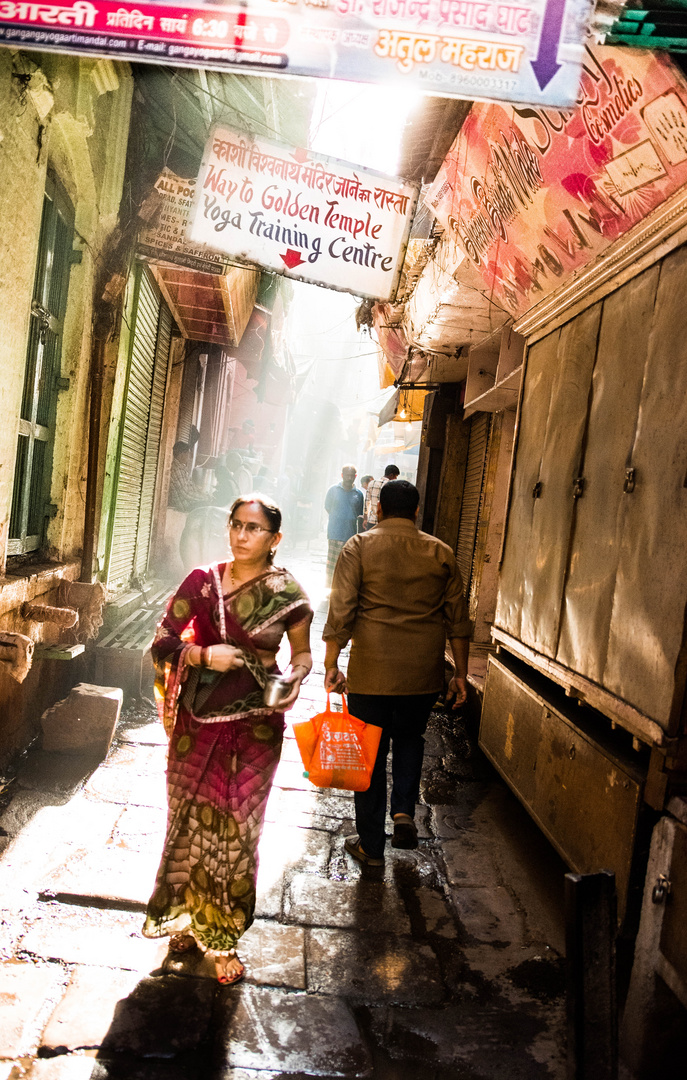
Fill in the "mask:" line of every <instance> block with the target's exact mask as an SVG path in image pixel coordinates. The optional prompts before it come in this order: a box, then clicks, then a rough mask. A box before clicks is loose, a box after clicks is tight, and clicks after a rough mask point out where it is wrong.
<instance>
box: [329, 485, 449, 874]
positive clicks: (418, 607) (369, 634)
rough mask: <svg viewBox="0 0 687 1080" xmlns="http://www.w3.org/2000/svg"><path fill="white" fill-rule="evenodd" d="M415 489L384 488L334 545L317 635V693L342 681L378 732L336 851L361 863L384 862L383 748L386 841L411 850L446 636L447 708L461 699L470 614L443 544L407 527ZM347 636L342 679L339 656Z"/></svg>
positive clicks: (353, 706) (354, 707) (358, 712)
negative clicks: (366, 780)
mask: <svg viewBox="0 0 687 1080" xmlns="http://www.w3.org/2000/svg"><path fill="white" fill-rule="evenodd" d="M418 503H419V494H418V490H417V488H416V487H414V486H413V485H412V484H409V483H408V482H407V481H406V480H395V481H389V482H388V483H386V484H384V486H383V487H382V489H381V492H380V497H379V507H378V511H379V523H378V524H377V526H376V528H374V529H372V530H370V531H369V532H366V533H361V534H359V535H358V536H354V537H353V538H352V539H351V540H349V541H348V543H347V544H346V545H345V546H344V548H343V550H342V551H341V554H340V556H339V561H338V564H337V567H336V572H335V574H334V582H333V588H332V592H331V598H330V601H329V613H328V616H327V622H326V625H325V628H324V633H323V635H322V636H323V638H324V640H325V642H326V643H327V651H326V657H325V680H324V685H325V688H326V689H327V690H333V691H341V690H342V689H344V688H345V687H346V684H347V685H348V690H349V695H348V707H349V709H350V711H351V713H352V714H353V716H357V717H358V718H359V719H360V720H364V721H365V722H366V723H370V724H377V725H378V726H380V727H381V728H382V731H383V734H382V740H381V743H380V746H379V753H378V755H377V761H376V764H375V768H374V772H373V774H372V782H371V784H370V788H369V790H368V791H363V792H356V794H355V820H356V827H357V829H358V835H357V836H350V837H347V839H346V841H345V848H346V851H347V852H348V853H349V854H350V855H352V856H353V858H355V859H358V860H359V861H360V862H362V863H368V864H370V865H372V866H381V865H383V862H384V845H385V842H386V836H385V829H384V826H385V821H386V807H387V791H386V759H387V754H388V752H389V746H390V744H393V765H392V774H393V786H392V791H391V816H392V818H393V822H394V832H393V837H392V841H391V843H392V845H393V846H394V847H397V848H415V847H417V828H416V826H415V821H414V816H415V804H416V803H417V800H418V798H419V793H420V776H421V773H422V759H423V754H424V732H425V728H426V726H427V721H428V719H429V714H430V712H431V709H432V706H433V705H434V703H435V701H436V699H437V695H438V694H439V693H440V691H441V690H442V688H443V685H444V649H445V646H446V638H447V637H448V640H449V643H450V646H451V651H452V653H453V659H454V663H455V671H456V673H455V675H454V677H453V678H452V679H451V681H450V683H449V687H448V695H447V699H448V700H454V699H455V700H454V705H453V707H454V709H455V708H457V707H458V706H459V705H462V704H463V702H464V701H465V700H466V697H467V681H466V680H467V665H468V648H469V642H470V638H469V635H470V620H469V618H468V610H467V605H466V603H465V599H464V597H463V582H462V580H461V577H460V571H459V569H458V564H457V563H456V559H455V556H454V554H453V552H452V551H451V549H450V547H449V546H448V545H447V544H444V543H442V541H441V540H437V539H436V538H435V537H434V536H429V535H428V534H427V533H423V532H420V531H419V530H418V529H417V527H416V525H415V518H416V517H417V508H418ZM349 641H350V642H351V656H350V661H349V664H348V675H347V676H344V675H343V673H342V672H341V671H339V666H338V662H339V654H340V652H341V650H342V649H343V648H345V646H346V645H347V644H348V642H349Z"/></svg>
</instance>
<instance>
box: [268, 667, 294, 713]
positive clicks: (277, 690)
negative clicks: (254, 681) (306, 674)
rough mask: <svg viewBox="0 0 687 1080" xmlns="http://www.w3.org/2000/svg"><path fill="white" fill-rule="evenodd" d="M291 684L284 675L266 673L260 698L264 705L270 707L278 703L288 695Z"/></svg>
mask: <svg viewBox="0 0 687 1080" xmlns="http://www.w3.org/2000/svg"><path fill="white" fill-rule="evenodd" d="M290 689H291V684H290V682H289V681H288V679H287V678H286V677H285V676H284V675H268V676H267V682H266V683H265V689H264V690H263V692H262V699H263V701H264V702H265V705H267V706H268V707H270V708H272V707H274V706H275V705H279V703H280V701H282V700H283V699H284V698H285V697H288V694H289V690H290Z"/></svg>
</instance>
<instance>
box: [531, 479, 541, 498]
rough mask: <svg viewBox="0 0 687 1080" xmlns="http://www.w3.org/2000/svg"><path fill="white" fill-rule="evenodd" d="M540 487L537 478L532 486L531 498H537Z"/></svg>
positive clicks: (539, 493) (539, 481)
mask: <svg viewBox="0 0 687 1080" xmlns="http://www.w3.org/2000/svg"><path fill="white" fill-rule="evenodd" d="M541 489H542V482H541V480H537V482H536V484H535V485H534V487H533V488H532V498H533V499H538V498H539V496H540V495H541Z"/></svg>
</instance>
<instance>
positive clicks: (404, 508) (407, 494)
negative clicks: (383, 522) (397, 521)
mask: <svg viewBox="0 0 687 1080" xmlns="http://www.w3.org/2000/svg"><path fill="white" fill-rule="evenodd" d="M379 501H380V503H381V504H382V512H383V514H384V517H385V518H387V517H400V518H410V519H411V520H412V519H413V518H414V516H415V511H416V510H417V508H418V506H419V504H420V492H419V491H418V490H417V488H416V487H415V485H414V484H409V483H408V481H407V480H389V481H388V482H387V483H386V484H385V485H384V487H383V488H382V490H381V491H380V493H379Z"/></svg>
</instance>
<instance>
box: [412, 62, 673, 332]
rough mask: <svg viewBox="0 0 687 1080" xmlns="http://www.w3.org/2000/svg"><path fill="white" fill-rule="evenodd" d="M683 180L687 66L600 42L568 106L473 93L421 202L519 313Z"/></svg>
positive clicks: (493, 290)
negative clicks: (484, 100)
mask: <svg viewBox="0 0 687 1080" xmlns="http://www.w3.org/2000/svg"><path fill="white" fill-rule="evenodd" d="M685 182H687V83H686V82H685V80H684V78H683V76H682V74H681V73H680V72H679V71H678V69H677V68H676V67H675V66H674V65H673V64H672V62H671V61H670V59H669V58H668V56H667V55H666V54H663V53H658V54H657V53H652V52H649V51H646V52H645V51H644V50H641V51H640V50H635V49H619V48H602V47H592V48H587V49H586V59H585V63H584V67H583V76H582V83H581V87H580V94H579V97H578V101H577V104H576V105H575V107H574V108H572V109H565V110H563V109H539V108H536V107H528V106H522V107H515V106H514V107H510V106H505V105H496V104H475V105H473V107H472V109H471V111H470V114H469V115H468V117H467V119H466V121H465V123H464V124H463V127H462V129H461V131H460V133H459V135H458V137H457V139H456V141H455V142H454V144H453V146H452V147H451V150H450V151H449V153H448V155H447V157H446V159H445V161H444V163H443V165H442V167H441V169H440V171H439V173H438V175H437V177H436V179H435V181H434V183H433V184H432V186H431V188H430V190H429V191H428V193H427V195H426V197H425V202H426V204H427V205H428V207H429V208H430V209H431V210H432V212H433V213H434V215H435V216H436V217H437V218H438V220H439V221H440V222H441V224H442V225H443V226H444V228H445V229H446V231H447V232H448V234H449V235H450V236H452V237H453V239H454V240H455V242H456V244H457V246H458V247H459V249H460V250H461V252H462V253H463V255H464V256H465V257H466V258H467V259H468V260H469V262H470V263H471V264H472V265H474V266H475V267H477V269H478V270H479V272H480V273H481V275H482V276H483V278H484V280H485V281H486V283H487V285H488V287H489V289H490V292H491V295H492V297H493V299H494V301H495V302H496V303H498V304H500V305H501V306H502V307H503V308H505V309H506V310H508V311H510V312H512V313H513V314H514V315H516V316H519V315H522V314H524V313H525V312H526V311H528V310H529V308H531V307H533V306H534V305H535V304H536V303H538V301H539V300H541V299H542V298H543V297H544V296H546V294H547V293H550V292H552V291H553V290H554V289H555V288H557V287H558V286H559V285H561V284H562V283H563V282H565V281H566V280H567V279H568V278H570V277H571V276H572V275H573V274H574V273H575V272H576V271H577V270H579V269H581V268H582V267H584V266H586V265H588V264H589V263H591V262H592V261H593V260H594V259H595V257H596V256H598V255H600V254H601V253H602V252H603V251H604V250H605V249H606V248H607V247H609V245H610V244H612V243H613V241H614V240H617V239H618V237H620V236H622V235H623V234H624V233H626V232H627V231H628V230H629V229H631V228H632V226H633V225H636V224H637V222H639V221H641V220H642V219H643V218H645V217H647V215H648V214H650V213H651V211H652V210H654V209H655V208H656V207H657V206H659V205H660V204H661V203H662V202H664V201H665V200H666V199H667V198H668V197H669V196H670V195H672V194H673V193H674V192H675V191H677V190H678V188H680V187H681V186H682V185H683V184H685ZM457 276H458V278H459V277H460V270H458V272H457Z"/></svg>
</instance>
